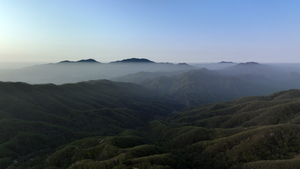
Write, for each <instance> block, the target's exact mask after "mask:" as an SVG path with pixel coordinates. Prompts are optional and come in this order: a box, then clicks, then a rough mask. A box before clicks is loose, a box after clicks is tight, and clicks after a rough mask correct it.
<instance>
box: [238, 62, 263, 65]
mask: <svg viewBox="0 0 300 169" xmlns="http://www.w3.org/2000/svg"><path fill="white" fill-rule="evenodd" d="M238 65H259V63H257V62H246V63H240V64H238Z"/></svg>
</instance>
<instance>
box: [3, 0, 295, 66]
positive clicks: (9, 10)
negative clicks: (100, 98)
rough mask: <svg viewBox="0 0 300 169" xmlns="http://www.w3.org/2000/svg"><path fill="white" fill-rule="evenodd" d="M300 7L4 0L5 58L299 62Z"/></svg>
mask: <svg viewBox="0 0 300 169" xmlns="http://www.w3.org/2000/svg"><path fill="white" fill-rule="evenodd" d="M299 9H300V1H299V0H289V1H286V0H263V1H262V0H26V1H24V0H0V63H11V62H18V63H22V62H25V63H29V62H34V63H39V62H45V63H49V62H50V63H53V62H59V61H62V60H72V61H76V60H80V59H88V58H93V59H95V60H97V61H99V62H111V61H115V60H122V59H126V58H148V59H149V60H152V61H155V62H172V63H179V62H186V63H215V62H220V61H233V62H248V61H256V62H262V63H263V62H265V63H272V62H284V63H300V47H299V44H300V31H299V30H300V10H299ZM0 66H1V65H0Z"/></svg>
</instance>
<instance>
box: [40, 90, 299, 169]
mask: <svg viewBox="0 0 300 169" xmlns="http://www.w3.org/2000/svg"><path fill="white" fill-rule="evenodd" d="M299 112H300V91H299V90H289V91H282V92H278V93H274V94H271V95H268V96H251V97H243V98H239V99H236V100H233V101H228V102H222V103H216V104H210V105H201V106H198V107H194V108H186V109H185V110H183V111H180V112H178V113H175V114H173V115H171V116H169V117H168V118H167V119H161V120H154V121H151V122H149V123H148V125H147V126H146V127H144V128H140V129H139V130H135V131H133V130H126V131H124V132H121V133H120V134H118V135H116V136H110V137H90V138H85V139H81V140H77V141H74V142H73V143H70V144H68V145H65V146H63V147H61V148H59V149H58V150H57V151H56V152H55V153H53V154H51V155H50V156H49V157H48V158H47V160H45V162H44V164H43V165H44V167H48V169H50V168H70V169H73V168H109V169H110V168H128V169H129V168H151V167H152V168H153V167H154V168H166V169H167V168H216V169H219V168H222V169H223V168H225V169H226V168H232V169H237V168H243V169H248V168H256V169H264V168H275V169H277V168H278V169H279V168H287V169H293V168H297V167H298V166H299V154H300V146H299V144H300V141H299V140H300V134H299V130H300V126H299V123H300V121H299V117H300V114H299Z"/></svg>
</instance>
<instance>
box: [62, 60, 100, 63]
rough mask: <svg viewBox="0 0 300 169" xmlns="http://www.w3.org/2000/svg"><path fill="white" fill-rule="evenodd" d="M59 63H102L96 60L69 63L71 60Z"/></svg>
mask: <svg viewBox="0 0 300 169" xmlns="http://www.w3.org/2000/svg"><path fill="white" fill-rule="evenodd" d="M59 63H100V62H98V61H96V60H94V59H82V60H78V61H69V60H64V61H61V62H59Z"/></svg>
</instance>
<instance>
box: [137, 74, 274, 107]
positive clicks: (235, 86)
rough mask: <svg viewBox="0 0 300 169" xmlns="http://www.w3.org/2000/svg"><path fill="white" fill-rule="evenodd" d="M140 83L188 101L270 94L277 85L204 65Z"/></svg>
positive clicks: (199, 102) (194, 103)
mask: <svg viewBox="0 0 300 169" xmlns="http://www.w3.org/2000/svg"><path fill="white" fill-rule="evenodd" d="M141 85H143V86H146V87H148V88H150V89H154V90H156V91H159V92H161V93H163V94H168V95H170V96H171V97H172V98H174V99H175V100H177V101H179V102H181V103H184V104H187V103H188V104H189V105H198V104H202V103H212V102H220V101H227V100H232V99H236V98H239V97H243V96H251V95H252V96H255V95H266V94H271V93H273V92H275V91H279V89H277V88H274V87H270V86H264V85H259V84H253V83H250V82H247V81H244V80H241V79H239V78H236V77H224V76H220V75H218V74H217V73H215V72H213V71H209V70H207V69H200V70H192V71H189V72H186V73H182V74H180V75H176V76H172V77H159V78H155V79H153V80H148V81H144V82H142V83H141Z"/></svg>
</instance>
